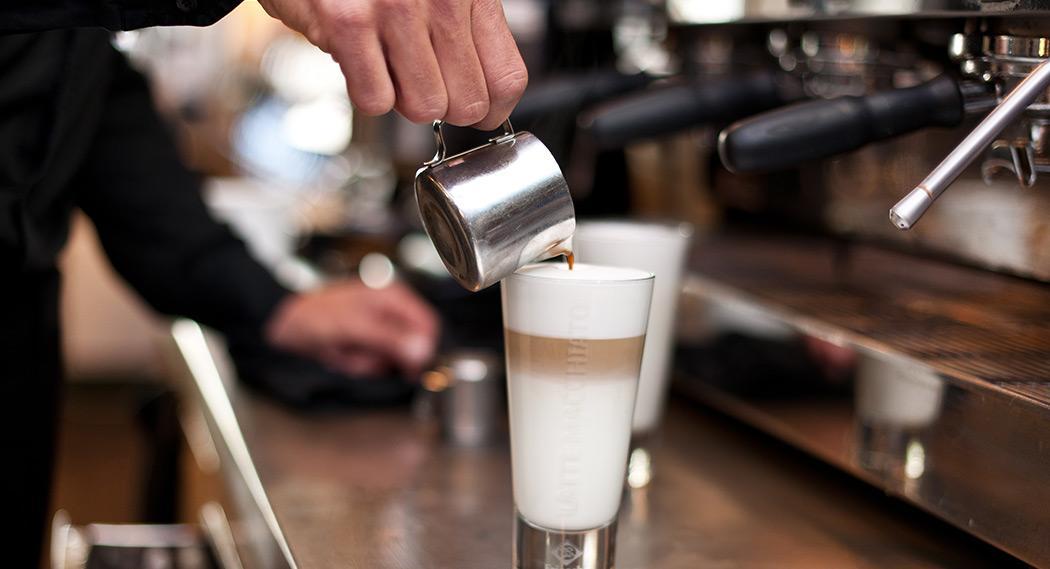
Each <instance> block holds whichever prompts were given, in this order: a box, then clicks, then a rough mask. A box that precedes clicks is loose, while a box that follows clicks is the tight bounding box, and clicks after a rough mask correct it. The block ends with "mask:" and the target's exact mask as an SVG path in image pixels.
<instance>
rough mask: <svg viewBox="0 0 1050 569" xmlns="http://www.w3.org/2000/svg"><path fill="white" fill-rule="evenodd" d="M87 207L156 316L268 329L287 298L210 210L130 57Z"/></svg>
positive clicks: (88, 177) (83, 197)
mask: <svg viewBox="0 0 1050 569" xmlns="http://www.w3.org/2000/svg"><path fill="white" fill-rule="evenodd" d="M111 56H112V57H114V61H115V67H116V69H115V71H114V77H115V79H114V81H113V88H112V90H111V93H110V95H109V98H108V100H107V106H106V109H105V111H104V113H103V116H102V117H101V128H100V130H99V133H98V135H97V137H96V140H95V142H94V144H93V145H92V148H93V150H92V153H91V155H90V157H89V159H88V162H87V166H86V167H85V169H84V171H83V175H82V177H81V178H82V185H81V190H80V192H79V195H78V203H79V205H80V206H81V207H82V208H83V209H84V211H85V212H86V213H87V214H88V216H89V217H91V218H92V220H93V221H94V222H95V225H96V227H97V228H98V232H99V236H100V238H101V240H102V244H103V246H104V247H105V249H106V253H107V255H108V256H109V258H110V260H111V261H112V263H113V266H114V267H115V268H116V269H117V271H118V272H119V273H120V274H121V275H122V276H123V277H124V278H125V279H126V280H127V281H128V282H129V283H130V284H131V285H132V286H133V287H134V288H135V289H136V290H137V291H138V292H139V293H140V294H141V295H142V296H143V297H144V298H145V299H146V300H147V301H148V302H149V303H150V304H151V305H152V306H154V307H155V308H157V309H158V310H160V311H162V312H166V313H170V314H180V315H185V316H189V317H191V318H195V319H198V320H201V321H202V322H205V323H207V324H210V325H212V326H215V327H218V328H220V329H224V330H234V329H246V328H247V329H259V328H261V327H262V326H263V325H264V324H265V321H266V320H267V319H268V318H269V315H270V313H271V312H272V311H273V309H274V307H275V306H276V305H277V303H278V302H280V300H281V299H282V298H283V297H284V296H285V295H286V294H287V291H286V290H285V289H284V288H283V287H281V286H280V285H279V284H278V283H277V282H276V281H275V280H274V278H273V276H272V275H271V274H270V273H269V272H268V271H267V270H266V269H265V268H263V267H262V266H261V265H260V264H259V263H258V262H257V261H256V260H255V259H253V258H252V257H251V256H250V255H249V253H248V251H247V249H246V248H245V246H244V244H243V243H242V242H241V241H240V240H238V239H237V238H235V237H234V236H233V235H232V234H231V233H230V232H229V230H228V229H227V228H226V227H225V226H223V225H221V224H219V223H218V222H216V221H215V220H214V219H213V218H212V217H211V215H210V214H209V212H208V211H207V208H206V207H205V205H204V203H203V201H202V199H201V196H200V192H199V187H200V184H199V180H198V179H197V177H196V176H195V175H193V174H192V173H190V172H188V171H187V170H186V168H185V167H184V166H183V165H182V164H181V163H180V161H179V156H178V154H177V152H176V149H175V146H174V143H173V140H172V139H171V137H170V135H169V133H168V132H167V130H166V128H165V126H164V125H163V123H162V122H161V121H160V119H159V117H158V116H157V114H156V113H155V112H154V110H153V108H152V102H151V99H150V96H149V92H148V89H147V88H146V85H145V83H144V81H143V79H142V78H141V77H140V76H139V75H138V74H137V73H135V72H133V71H131V70H130V69H129V68H128V67H127V65H126V63H125V62H124V61H123V59H122V58H120V56H118V55H116V54H111Z"/></svg>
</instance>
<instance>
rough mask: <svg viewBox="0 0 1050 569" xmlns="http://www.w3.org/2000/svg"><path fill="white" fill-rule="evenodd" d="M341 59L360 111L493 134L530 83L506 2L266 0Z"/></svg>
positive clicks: (267, 6)
mask: <svg viewBox="0 0 1050 569" xmlns="http://www.w3.org/2000/svg"><path fill="white" fill-rule="evenodd" d="M260 3H261V4H262V6H263V8H265V9H266V12H267V13H269V14H270V15H271V16H273V17H275V18H277V19H279V20H281V21H282V22H284V23H285V24H286V25H288V26H289V27H291V28H292V29H294V30H296V31H298V32H300V33H302V34H303V35H304V36H306V38H307V39H309V40H310V42H311V43H313V44H314V45H316V46H317V47H319V48H321V49H322V50H324V51H326V52H328V53H329V54H331V55H332V57H333V58H334V59H335V60H336V62H337V63H339V66H340V67H341V68H342V71H343V75H344V76H345V77H346V87H347V91H348V92H349V94H350V100H351V101H352V102H353V103H354V106H355V107H356V108H357V109H358V110H359V111H360V112H363V113H365V114H367V115H380V114H384V113H386V112H388V111H390V110H391V109H395V110H397V111H398V112H400V113H401V114H402V115H404V116H405V118H407V119H409V120H411V121H413V122H429V121H434V120H439V119H442V120H445V121H447V122H449V123H451V124H453V125H457V126H471V125H473V126H476V127H477V128H479V129H482V130H493V129H495V128H497V127H499V125H500V124H501V123H502V122H503V121H504V120H506V119H507V117H508V116H510V112H511V110H513V109H514V105H515V104H517V102H518V99H519V98H521V94H522V92H524V90H525V85H526V84H527V82H528V72H527V71H526V69H525V64H524V62H523V61H522V59H521V55H520V54H519V53H518V48H517V45H516V44H515V43H514V38H513V37H512V36H511V33H510V28H508V27H507V20H506V17H505V16H504V14H503V7H502V5H501V3H500V0H260Z"/></svg>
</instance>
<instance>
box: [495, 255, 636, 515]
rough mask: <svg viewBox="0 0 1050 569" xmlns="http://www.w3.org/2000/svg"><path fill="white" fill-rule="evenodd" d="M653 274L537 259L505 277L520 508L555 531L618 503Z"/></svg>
mask: <svg viewBox="0 0 1050 569" xmlns="http://www.w3.org/2000/svg"><path fill="white" fill-rule="evenodd" d="M651 291H652V275H651V274H650V273H646V272H644V271H638V270H633V269H619V268H611V267H600V266H595V265H586V264H581V263H578V264H576V266H575V267H574V269H573V270H572V271H570V270H569V269H568V267H567V266H566V265H564V264H555V263H549V264H543V265H533V266H530V267H526V268H525V269H522V270H521V271H519V272H518V273H516V274H515V275H514V276H512V277H511V278H509V279H507V280H506V281H504V284H503V310H504V325H505V334H506V355H507V377H508V382H509V383H508V389H509V397H510V419H511V452H512V463H513V478H514V499H515V505H516V506H517V508H518V511H519V512H520V514H521V515H522V516H523V517H524V518H525V519H526V520H528V521H529V522H530V523H532V524H535V525H537V526H540V527H544V528H552V529H558V530H585V529H592V528H597V527H601V526H604V525H606V524H609V523H610V522H611V521H612V520H613V519H614V518H615V517H616V512H617V510H618V508H619V505H620V495H621V490H622V487H623V477H624V472H625V469H626V465H627V451H628V446H629V441H630V437H631V416H632V414H633V411H634V402H635V395H636V392H637V388H638V375H639V369H640V367H641V359H642V349H643V346H644V344H645V327H646V322H647V319H648V310H649V301H650V297H651Z"/></svg>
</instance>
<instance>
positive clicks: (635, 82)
mask: <svg viewBox="0 0 1050 569" xmlns="http://www.w3.org/2000/svg"><path fill="white" fill-rule="evenodd" d="M652 80H653V77H652V76H650V75H648V74H645V73H634V74H625V73H620V72H619V71H616V70H600V71H592V72H589V73H583V74H578V75H567V76H562V77H554V78H550V79H547V80H544V81H539V82H536V83H534V84H532V85H529V88H528V89H526V90H525V94H524V95H523V96H522V97H521V101H519V102H518V105H517V107H515V108H514V112H513V114H511V116H510V119H511V122H512V123H514V124H515V125H517V124H519V123H520V124H521V125H522V126H524V125H527V124H530V123H532V122H533V121H535V120H537V119H541V118H544V117H546V116H549V115H552V114H558V113H573V114H575V113H577V112H579V111H580V109H583V108H584V107H587V106H588V105H593V104H594V103H597V102H599V101H602V100H605V99H609V98H611V97H616V96H618V95H621V94H623V93H627V92H630V91H634V90H637V89H641V88H643V87H645V86H646V85H648V84H649V83H650V82H651V81H652Z"/></svg>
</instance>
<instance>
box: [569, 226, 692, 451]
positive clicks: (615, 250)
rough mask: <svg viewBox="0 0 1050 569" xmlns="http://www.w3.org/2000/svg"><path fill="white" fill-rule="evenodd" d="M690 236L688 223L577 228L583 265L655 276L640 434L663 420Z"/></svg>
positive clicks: (637, 421)
mask: <svg viewBox="0 0 1050 569" xmlns="http://www.w3.org/2000/svg"><path fill="white" fill-rule="evenodd" d="M691 233H692V232H691V229H690V228H689V226H688V225H684V224H662V223H640V222H631V221H587V222H581V223H579V224H578V225H577V228H576V235H575V236H574V237H573V249H574V252H575V254H576V258H577V259H579V260H580V261H582V262H585V263H599V264H602V265H615V266H619V267H631V268H634V269H641V270H644V271H648V272H651V273H653V274H654V275H656V280H655V283H654V285H653V302H652V309H651V310H650V312H649V326H648V331H647V333H646V337H645V356H644V358H643V359H642V372H641V382H640V384H639V387H638V402H637V403H636V404H635V408H634V430H635V432H645V431H651V430H652V429H654V428H655V427H656V425H657V424H658V423H659V420H660V416H661V415H662V411H663V404H664V400H665V399H666V395H667V390H668V382H669V379H670V375H671V374H670V364H671V352H672V348H673V347H674V320H675V313H676V309H677V306H678V296H679V292H680V290H681V284H682V283H681V281H682V268H683V265H684V263H685V254H686V252H687V250H688V246H689V243H690V236H691Z"/></svg>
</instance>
